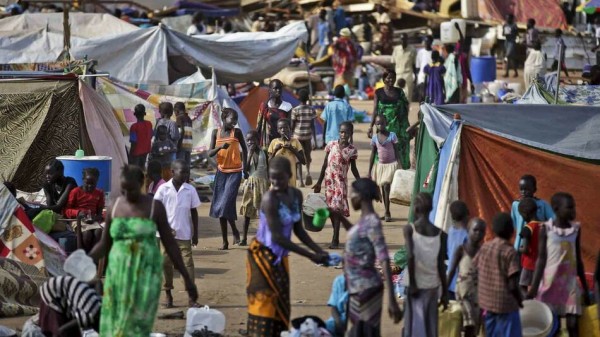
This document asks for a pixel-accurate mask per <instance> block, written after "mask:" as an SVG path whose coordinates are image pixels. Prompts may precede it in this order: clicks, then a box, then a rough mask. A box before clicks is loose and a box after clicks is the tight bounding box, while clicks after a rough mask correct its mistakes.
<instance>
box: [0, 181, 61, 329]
mask: <svg viewBox="0 0 600 337" xmlns="http://www.w3.org/2000/svg"><path fill="white" fill-rule="evenodd" d="M0 206H1V207H0V284H2V287H0V318H1V317H13V316H23V315H33V314H35V313H36V312H37V311H38V307H39V300H40V297H39V290H38V289H39V286H40V285H41V284H42V283H43V282H44V281H45V280H46V279H47V278H48V276H49V274H50V275H61V274H63V269H62V265H63V263H64V260H65V253H64V252H63V251H62V249H61V248H60V246H59V245H58V244H57V243H56V242H55V241H54V240H52V239H51V238H50V237H48V236H47V235H46V234H44V233H43V232H41V231H40V230H38V229H36V228H35V227H34V226H33V224H32V223H31V221H30V220H29V219H28V218H27V215H26V214H25V211H24V210H23V209H22V208H21V206H20V205H19V203H18V202H17V199H15V197H13V196H12V195H11V194H10V192H9V190H8V188H6V186H4V184H1V183H0Z"/></svg>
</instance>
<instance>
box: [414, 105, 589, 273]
mask: <svg viewBox="0 0 600 337" xmlns="http://www.w3.org/2000/svg"><path fill="white" fill-rule="evenodd" d="M421 111H422V114H423V116H422V118H421V126H422V127H421V128H420V131H419V135H418V141H417V172H416V176H415V186H414V192H419V191H427V192H430V193H432V195H433V197H434V209H433V212H432V213H431V216H430V217H431V220H432V221H433V222H434V223H435V224H436V225H437V226H438V227H440V228H443V229H447V228H448V226H449V224H450V223H451V221H450V217H449V216H450V214H449V205H450V203H451V202H452V201H454V200H457V199H460V200H463V201H465V202H466V203H467V205H468V207H469V210H470V212H471V215H472V216H479V217H482V218H483V219H485V220H486V221H487V222H488V223H489V222H490V221H491V220H492V218H493V217H494V215H495V214H496V213H497V212H500V211H504V212H510V209H511V204H512V202H513V201H514V200H515V199H516V198H518V195H519V191H518V181H519V179H520V177H521V176H523V175H524V174H533V175H534V176H535V177H536V178H537V181H538V184H537V185H538V186H537V187H538V191H537V193H536V196H537V197H539V198H542V199H545V200H549V199H550V198H551V196H552V195H553V194H554V193H556V192H559V191H563V192H569V193H571V194H572V195H573V196H574V198H575V200H576V204H577V220H578V221H580V222H581V223H582V231H583V233H584V235H582V247H583V255H584V260H585V264H586V267H587V268H588V269H590V268H591V267H592V266H593V263H594V262H595V259H596V254H597V253H598V251H597V244H596V242H597V240H598V237H599V236H600V226H599V225H598V224H597V219H598V218H599V217H600V208H598V207H597V205H596V201H597V200H596V199H597V198H596V197H595V196H596V195H598V191H599V190H600V180H599V179H598V177H599V176H600V112H599V111H598V109H597V108H592V107H584V106H569V108H568V109H565V106H560V105H514V104H490V105H488V104H470V105H445V106H431V105H428V104H424V105H421ZM457 113H458V114H460V116H461V118H462V119H460V120H454V119H453V116H454V114H457ZM414 194H415V195H416V193H414ZM488 237H489V236H488Z"/></svg>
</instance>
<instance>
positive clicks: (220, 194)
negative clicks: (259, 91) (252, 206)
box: [208, 108, 248, 250]
mask: <svg viewBox="0 0 600 337" xmlns="http://www.w3.org/2000/svg"><path fill="white" fill-rule="evenodd" d="M221 120H222V121H223V127H222V128H218V129H216V130H213V133H212V137H211V140H210V150H209V151H208V155H209V156H210V157H214V156H215V155H216V156H217V174H216V175H215V188H214V189H213V201H212V203H211V205H210V217H211V218H219V223H220V225H221V235H222V237H223V246H222V247H221V250H227V249H229V241H228V240H227V222H229V225H230V226H231V231H232V232H233V244H234V245H237V244H239V243H240V232H239V231H238V229H237V227H236V225H235V221H236V220H237V212H236V210H237V207H236V205H235V201H236V198H237V194H238V190H239V189H240V183H241V181H242V174H241V172H242V171H243V173H244V178H245V179H247V178H248V168H247V167H246V168H244V166H243V164H242V163H246V162H247V158H248V150H247V149H246V142H245V141H244V135H243V134H242V130H240V129H238V128H236V127H235V126H236V124H237V122H238V115H237V111H235V110H233V109H230V108H225V109H223V111H222V112H221ZM240 148H241V150H242V151H241V156H240Z"/></svg>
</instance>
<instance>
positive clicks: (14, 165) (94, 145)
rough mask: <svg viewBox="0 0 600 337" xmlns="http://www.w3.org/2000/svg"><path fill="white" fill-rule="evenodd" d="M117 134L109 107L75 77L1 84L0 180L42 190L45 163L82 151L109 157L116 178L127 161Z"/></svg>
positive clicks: (12, 81) (24, 188) (21, 186)
mask: <svg viewBox="0 0 600 337" xmlns="http://www.w3.org/2000/svg"><path fill="white" fill-rule="evenodd" d="M119 132H120V131H119V126H118V124H117V121H116V119H115V118H114V117H113V113H112V109H111V107H110V106H109V105H108V103H107V102H106V101H105V100H104V99H103V98H102V97H100V96H98V94H97V93H96V92H95V91H94V90H93V89H91V88H90V87H89V86H88V85H87V84H85V83H83V82H80V81H79V80H78V79H77V77H76V76H75V75H57V76H51V77H45V78H40V79H23V78H20V79H18V78H15V79H10V80H0V134H2V135H3V137H2V139H0V146H1V147H2V149H3V151H2V152H1V153H0V177H2V178H4V179H6V180H10V181H12V182H13V183H14V184H15V185H16V186H17V188H19V189H20V190H23V191H27V192H35V191H39V190H40V188H41V187H42V184H43V182H44V181H45V177H44V167H45V166H46V164H47V163H48V162H49V161H50V160H52V159H54V158H56V157H58V156H63V155H73V154H74V153H75V151H76V150H77V149H79V148H80V147H81V148H82V149H83V150H84V152H85V154H86V155H99V156H109V157H111V158H112V170H113V172H112V174H113V176H118V172H119V169H120V168H121V167H122V166H123V165H124V164H125V163H127V153H126V152H125V143H124V142H123V141H122V140H121V137H116V136H117V135H119ZM115 180H116V179H114V180H113V185H112V188H111V189H112V191H115V192H116V191H119V190H120V189H119V183H118V181H115Z"/></svg>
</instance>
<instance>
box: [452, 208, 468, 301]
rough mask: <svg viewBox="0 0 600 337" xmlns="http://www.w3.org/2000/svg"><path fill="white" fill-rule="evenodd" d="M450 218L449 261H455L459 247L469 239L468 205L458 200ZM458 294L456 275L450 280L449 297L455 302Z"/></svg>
mask: <svg viewBox="0 0 600 337" xmlns="http://www.w3.org/2000/svg"><path fill="white" fill-rule="evenodd" d="M450 216H451V217H452V222H453V224H452V226H450V229H448V250H447V254H448V261H450V262H452V261H454V253H455V252H456V250H457V249H458V248H459V247H462V246H463V244H464V243H465V242H467V239H468V237H469V232H468V231H467V224H468V222H469V209H468V208H467V204H465V203H464V202H463V201H461V200H456V201H454V202H452V203H451V204H450ZM450 267H451V265H448V270H447V272H450ZM455 292H456V275H455V276H454V277H452V278H450V279H448V296H449V298H450V299H451V300H454V299H455V298H456V297H455Z"/></svg>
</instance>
